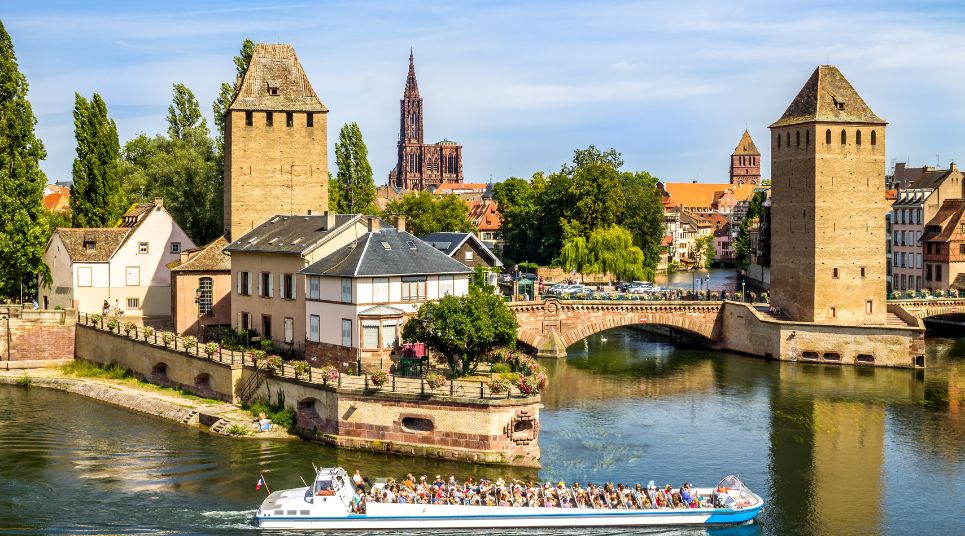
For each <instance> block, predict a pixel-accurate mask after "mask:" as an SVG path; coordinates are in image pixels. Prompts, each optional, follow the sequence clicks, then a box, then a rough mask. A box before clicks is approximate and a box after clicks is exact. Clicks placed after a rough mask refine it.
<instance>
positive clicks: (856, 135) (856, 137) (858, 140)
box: [854, 130, 861, 145]
mask: <svg viewBox="0 0 965 536" xmlns="http://www.w3.org/2000/svg"><path fill="white" fill-rule="evenodd" d="M854 144H855V145H861V131H860V130H859V131H857V132H855V133H854Z"/></svg>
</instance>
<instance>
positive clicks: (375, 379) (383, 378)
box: [369, 370, 389, 387]
mask: <svg viewBox="0 0 965 536" xmlns="http://www.w3.org/2000/svg"><path fill="white" fill-rule="evenodd" d="M369 380H371V381H372V385H375V386H376V387H382V386H383V385H385V382H387V381H389V375H388V374H386V373H385V372H384V371H382V370H376V371H373V372H370V373H369Z"/></svg>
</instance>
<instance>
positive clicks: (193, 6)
mask: <svg viewBox="0 0 965 536" xmlns="http://www.w3.org/2000/svg"><path fill="white" fill-rule="evenodd" d="M0 21H2V22H3V24H4V25H5V27H6V29H7V31H8V32H9V33H10V35H11V37H12V39H13V42H14V47H15V50H16V54H17V59H18V63H19V65H20V69H21V71H22V72H24V74H25V75H26V76H27V81H28V83H29V84H30V92H29V94H28V97H29V99H30V101H31V103H32V105H33V110H34V113H35V115H36V116H37V120H38V122H37V133H38V135H39V136H40V138H41V139H42V140H43V142H44V144H45V145H46V148H47V159H46V160H45V161H44V162H43V163H42V167H43V169H44V171H45V172H46V173H47V175H48V177H49V179H50V180H51V181H54V180H64V179H69V178H70V168H71V162H72V160H73V158H74V147H75V143H74V137H73V121H72V116H71V111H72V107H73V101H74V98H73V94H74V92H79V93H81V94H82V95H85V96H88V97H89V96H90V95H91V94H92V93H93V92H98V93H100V94H101V95H102V96H103V97H104V99H105V101H106V102H107V104H108V108H109V112H110V114H111V116H112V117H113V118H114V119H115V120H116V121H117V126H118V131H119V134H120V138H121V143H122V144H123V143H124V142H125V141H126V140H128V139H130V138H132V137H134V136H136V135H137V134H139V133H142V132H143V133H147V134H150V135H153V134H155V133H163V132H164V131H165V130H166V123H165V120H164V117H165V114H166V110H167V106H168V105H169V104H170V100H171V86H172V84H175V83H184V84H186V85H187V86H188V87H189V88H191V89H192V90H193V91H194V93H195V95H196V96H197V97H198V100H199V101H200V102H201V104H202V108H203V110H204V111H206V114H207V116H208V124H209V125H213V122H212V118H211V102H212V101H213V100H214V98H215V96H216V94H217V91H218V87H219V85H220V84H221V82H225V81H233V79H234V65H233V63H232V57H233V56H234V55H235V54H237V52H238V49H239V48H240V45H241V42H242V41H243V40H244V39H245V38H250V39H252V40H254V41H256V42H270V43H291V44H292V45H294V47H295V50H296V53H297V54H298V57H299V59H300V61H301V62H302V64H303V66H304V68H305V71H306V72H307V74H308V77H309V79H310V81H311V83H312V86H313V87H314V89H315V92H316V93H317V94H318V95H319V97H320V98H321V100H322V102H323V103H324V104H325V105H326V106H327V107H328V108H329V110H330V112H329V117H328V125H329V126H328V128H329V141H330V144H334V141H335V140H336V139H337V136H338V129H339V128H340V127H341V125H343V124H344V123H346V122H352V121H355V122H357V123H358V124H359V126H360V127H361V130H362V134H363V137H364V139H365V141H366V144H367V145H368V150H369V159H370V162H371V164H372V168H373V171H374V174H375V181H376V184H383V183H385V182H386V177H387V175H388V172H389V170H390V169H391V168H392V167H393V166H394V165H395V158H396V145H395V144H396V140H397V137H398V129H399V99H400V98H401V97H402V91H403V87H404V83H405V76H406V72H407V69H408V55H409V48H410V47H412V49H413V50H414V53H415V64H416V73H417V76H418V80H419V89H420V92H421V94H422V97H423V99H424V110H425V135H426V142H428V143H432V142H436V141H439V140H442V139H444V138H447V139H451V140H455V141H457V142H459V143H460V144H462V146H463V171H464V175H465V180H466V181H467V182H486V181H488V180H490V178H491V179H492V180H494V181H499V180H503V179H505V178H507V177H511V176H515V177H529V176H531V175H532V174H533V173H534V172H536V171H555V170H557V169H559V167H560V165H561V164H563V163H564V162H566V161H568V160H569V159H570V158H571V156H572V153H573V150H574V149H576V148H582V147H586V146H588V145H596V146H597V147H600V148H608V147H613V148H615V149H617V150H618V151H620V152H621V153H622V154H623V157H624V160H625V162H626V163H625V168H626V169H629V170H646V171H649V172H651V173H653V174H654V175H656V176H657V177H659V178H661V179H663V180H668V181H692V180H696V181H700V182H726V181H727V173H728V165H729V161H730V160H729V155H730V153H731V152H732V151H733V150H734V147H735V146H736V144H737V142H738V140H739V139H740V135H741V133H742V132H743V130H744V128H745V127H746V128H747V129H748V130H749V131H750V133H751V135H752V136H753V138H754V139H755V141H756V142H757V145H758V147H759V148H760V149H761V150H762V152H763V158H762V160H763V162H764V164H765V165H764V170H763V174H764V176H765V177H768V176H769V169H768V168H769V166H768V162H769V158H770V154H769V153H770V150H769V143H768V142H767V140H768V131H767V125H769V124H770V123H771V122H773V121H775V120H776V119H777V118H779V117H780V116H781V115H782V113H783V112H784V109H785V108H786V107H787V105H788V104H789V103H790V101H791V100H792V99H793V97H794V96H795V95H796V93H797V91H798V90H799V89H800V87H801V86H802V85H803V84H804V82H805V81H806V80H807V78H808V77H809V76H810V75H811V73H812V72H813V71H814V69H815V67H816V66H817V65H819V64H824V63H832V64H834V65H837V66H838V67H839V68H840V69H841V71H842V72H843V73H844V75H845V76H846V77H847V78H848V79H849V80H850V82H851V83H852V85H854V86H855V88H856V89H857V90H858V92H859V93H860V94H861V95H862V96H863V97H864V99H865V101H866V102H867V103H868V104H869V105H870V106H871V108H872V109H873V110H874V111H875V112H876V113H877V114H878V115H879V116H881V117H883V118H884V119H885V120H887V121H888V122H889V126H888V138H887V147H886V149H887V155H888V162H889V166H890V164H891V162H892V161H895V160H897V161H899V162H905V161H907V162H909V163H910V164H912V165H923V164H927V165H935V164H936V163H938V164H940V165H947V164H948V162H949V161H951V160H954V159H955V158H965V151H963V150H962V148H963V147H965V129H963V128H962V125H963V115H965V106H962V103H963V102H965V53H963V51H965V32H962V31H961V28H962V27H963V26H962V25H963V22H965V5H962V4H960V3H958V2H930V1H920V2H892V1H888V0H878V1H849V2H841V1H840V0H838V1H832V2H827V1H823V0H817V1H809V2H800V1H798V2H793V3H792V2H775V1H773V0H772V1H769V2H740V1H730V2H719V1H712V2H700V1H696V2H688V1H676V2H667V1H658V2H619V1H617V2H609V1H599V0H596V1H587V2H565V1H560V0H556V1H545V2H540V1H535V2H529V1H506V2H500V1H489V2H462V1H457V0H448V1H445V2H441V1H440V2H416V3H410V2H402V1H385V2H377V1H344V2H290V3H284V2H272V3H269V2H248V1H245V0H231V1H230V2H229V1H220V0H212V1H178V0H170V1H166V2H115V1H100V2H82V1H44V0H33V1H29V2H13V1H5V2H3V10H2V11H0ZM329 151H330V155H332V157H331V158H330V167H331V169H332V171H334V170H335V162H334V152H333V148H332V147H330V149H329Z"/></svg>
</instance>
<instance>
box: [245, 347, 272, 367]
mask: <svg viewBox="0 0 965 536" xmlns="http://www.w3.org/2000/svg"><path fill="white" fill-rule="evenodd" d="M267 355H268V354H267V353H266V352H265V351H264V350H252V351H250V352H248V357H250V358H251V363H252V364H253V365H254V366H256V367H257V366H258V363H260V362H262V361H264V359H265V356H267Z"/></svg>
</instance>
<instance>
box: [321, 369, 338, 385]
mask: <svg viewBox="0 0 965 536" xmlns="http://www.w3.org/2000/svg"><path fill="white" fill-rule="evenodd" d="M322 379H323V380H324V381H325V382H326V383H337V382H338V369H337V368H335V367H333V366H331V365H328V366H325V367H322Z"/></svg>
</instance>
